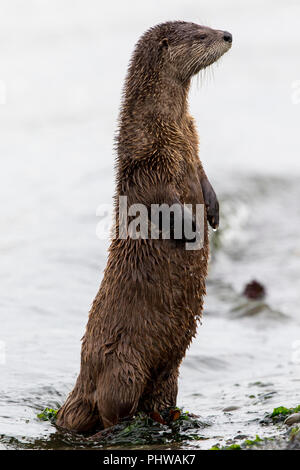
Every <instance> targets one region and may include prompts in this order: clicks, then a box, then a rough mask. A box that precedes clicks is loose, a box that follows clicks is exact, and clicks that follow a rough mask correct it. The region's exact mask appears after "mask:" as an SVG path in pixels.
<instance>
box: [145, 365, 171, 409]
mask: <svg viewBox="0 0 300 470" xmlns="http://www.w3.org/2000/svg"><path fill="white" fill-rule="evenodd" d="M177 393H178V368H175V369H173V370H172V371H165V372H164V373H162V374H160V376H159V377H158V378H157V379H153V382H151V383H149V385H148V387H147V388H146V390H145V393H144V394H143V395H142V397H141V399H140V402H139V405H138V410H139V411H145V412H146V413H152V412H158V413H159V412H161V411H163V410H165V409H166V408H173V407H175V406H176V400H177Z"/></svg>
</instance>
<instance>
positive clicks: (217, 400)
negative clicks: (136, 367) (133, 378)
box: [0, 0, 300, 448]
mask: <svg viewBox="0 0 300 470" xmlns="http://www.w3.org/2000/svg"><path fill="white" fill-rule="evenodd" d="M299 18H300V5H299V2H298V1H297V0H285V1H283V0H281V1H280V0H272V1H271V0H266V1H264V2H261V1H258V0H247V1H243V2H239V1H238V0H227V1H226V2H224V1H221V0H202V1H196V0H186V1H184V2H183V1H182V0H181V1H179V0H172V1H171V0H167V1H166V0H160V1H156V0H151V2H138V1H131V0H127V1H126V2H122V1H121V0H118V1H116V0H112V1H110V2H99V0H85V1H83V0H60V1H59V0H51V1H50V0H27V1H26V2H24V1H22V0H9V1H8V0H1V2H0V81H1V87H0V88H1V104H0V158H1V172H0V197H1V209H0V257H1V264H0V290H1V295H0V316H1V317H0V318H1V323H0V341H1V343H0V344H1V348H0V349H1V350H2V356H1V360H0V448H1V447H3V448H12V447H22V446H25V447H26V446H32V447H33V448H39V447H51V446H54V444H53V442H54V441H55V438H54V439H53V436H55V429H54V428H53V427H52V426H51V425H50V424H49V423H44V422H40V421H39V420H38V419H37V418H36V414H37V413H38V412H39V410H41V409H43V408H44V407H45V406H53V407H56V406H57V404H61V403H62V402H63V400H64V398H65V396H66V394H67V393H68V392H69V391H70V390H71V387H72V385H73V383H74V380H75V377H76V375H77V372H78V370H79V357H80V338H81V337H82V334H83V332H84V328H85V324H86V321H87V314H88V310H89V307H90V305H91V302H92V300H93V298H94V296H95V293H96V291H97V289H98V286H99V283H100V281H101V278H102V272H103V269H104V267H105V263H106V253H107V247H108V242H107V241H103V240H99V239H98V238H97V237H96V225H97V222H98V220H97V217H96V209H97V207H98V206H99V204H103V203H109V202H111V197H112V194H113V190H114V174H113V161H114V156H113V135H114V132H115V130H116V119H117V115H118V108H119V102H120V95H121V88H122V85H123V79H124V76H125V73H126V67H127V64H128V61H129V58H130V54H131V52H132V49H133V47H134V44H135V42H136V41H137V39H138V37H139V36H140V35H141V34H142V33H143V32H144V30H145V29H147V28H148V27H150V26H152V25H154V24H156V23H158V22H162V21H167V20H175V19H182V20H187V21H195V22H198V23H201V24H206V25H208V26H211V27H216V28H218V29H225V30H228V31H230V32H231V33H232V34H233V47H232V50H231V51H230V52H229V53H228V54H226V55H225V56H224V58H223V59H221V61H220V62H219V63H218V64H217V65H216V66H214V67H213V68H212V71H210V72H208V73H207V74H206V75H205V76H203V77H202V78H201V79H200V80H197V79H195V80H194V83H193V86H192V90H191V93H190V107H191V112H192V114H193V115H194V116H195V118H196V121H197V124H198V128H199V133H200V144H201V146H200V156H201V160H202V162H203V164H204V167H205V169H206V172H207V174H208V176H209V178H210V180H211V182H212V184H213V186H214V187H215V189H216V191H217V193H218V195H219V198H220V201H221V207H222V221H221V229H220V232H219V235H218V237H217V238H216V237H215V238H214V240H213V243H212V244H213V247H212V255H213V256H212V262H211V266H210V273H209V280H208V295H207V298H206V306H205V313H204V317H203V324H202V326H201V327H199V332H198V336H197V339H196V340H195V341H194V342H193V345H192V347H191V348H190V350H189V352H188V354H187V357H186V359H185V360H184V363H183V365H182V369H181V377H180V391H179V397H178V405H179V406H183V407H184V408H185V409H187V410H189V411H191V412H193V413H196V414H199V415H200V416H201V418H203V419H205V420H207V422H209V423H210V424H211V426H209V427H207V428H206V429H205V430H203V431H201V432H202V435H203V438H204V439H205V440H203V441H199V442H198V441H197V443H196V444H195V443H193V444H191V443H186V444H183V447H196V446H198V447H200V448H208V447H210V446H211V445H212V444H214V443H215V442H216V441H220V442H222V441H224V442H225V441H226V439H228V438H232V437H234V436H238V435H242V434H243V435H248V436H252V437H253V436H255V434H257V433H259V432H260V430H259V429H258V428H259V420H260V419H261V418H262V417H263V415H264V413H265V412H266V411H270V410H272V408H274V407H275V406H279V405H286V406H296V405H298V404H299V403H300V376H299V372H300V362H299V354H297V348H298V349H300V347H299V344H298V343H297V341H298V342H299V340H300V328H299V326H300V320H299V300H300V299H299V297H300V293H299V292H300V275H299V272H300V239H299V229H300V208H299V200H300V185H299V176H300V158H299V117H300V60H299V48H300V31H299ZM252 279H257V280H258V281H260V282H262V283H263V284H264V285H265V287H266V289H267V297H266V298H265V300H264V301H261V302H257V303H255V305H254V304H253V303H249V302H248V301H247V300H245V299H244V298H243V297H242V296H241V292H242V290H243V288H244V285H245V284H246V283H247V282H249V281H251V280H252ZM4 354H5V357H4ZM228 406H229V407H232V406H233V407H237V409H236V410H235V411H232V412H227V413H226V412H224V411H223V409H224V408H226V407H228ZM272 432H274V431H273V430H272V429H264V430H263V433H264V434H268V433H269V435H272ZM51 439H52V441H51ZM51 442H52V443H51Z"/></svg>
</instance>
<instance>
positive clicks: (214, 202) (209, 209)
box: [201, 178, 219, 229]
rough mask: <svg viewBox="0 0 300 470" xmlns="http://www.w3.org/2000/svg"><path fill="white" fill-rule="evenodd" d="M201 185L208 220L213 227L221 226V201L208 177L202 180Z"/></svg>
mask: <svg viewBox="0 0 300 470" xmlns="http://www.w3.org/2000/svg"><path fill="white" fill-rule="evenodd" d="M201 186H202V192H203V197H204V203H205V207H206V214H207V220H208V222H209V224H210V226H211V227H212V228H213V229H217V228H218V227H219V202H218V199H217V196H216V193H215V192H214V190H213V187H212V185H211V184H210V182H209V181H208V179H207V178H205V179H204V180H203V181H202V184H201Z"/></svg>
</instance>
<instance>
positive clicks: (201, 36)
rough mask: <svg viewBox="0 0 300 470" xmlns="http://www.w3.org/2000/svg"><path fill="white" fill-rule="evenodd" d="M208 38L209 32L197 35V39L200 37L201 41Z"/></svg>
mask: <svg viewBox="0 0 300 470" xmlns="http://www.w3.org/2000/svg"><path fill="white" fill-rule="evenodd" d="M206 38H207V34H199V36H197V39H200V41H203V40H204V39H206Z"/></svg>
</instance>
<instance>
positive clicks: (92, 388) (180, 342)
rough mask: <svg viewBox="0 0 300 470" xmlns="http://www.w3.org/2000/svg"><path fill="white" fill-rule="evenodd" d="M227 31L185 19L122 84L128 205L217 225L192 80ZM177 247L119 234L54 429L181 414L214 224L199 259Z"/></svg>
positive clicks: (123, 184) (166, 29)
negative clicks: (185, 213) (198, 210)
mask: <svg viewBox="0 0 300 470" xmlns="http://www.w3.org/2000/svg"><path fill="white" fill-rule="evenodd" d="M231 42H232V36H231V34H230V33H227V32H224V31H219V30H214V29H211V28H207V27H204V26H199V25H197V24H194V23H187V22H183V21H176V22H168V23H164V24H160V25H157V26H155V27H153V28H151V29H150V30H148V31H147V32H146V33H145V34H144V35H143V36H142V37H141V39H140V40H139V42H138V43H137V46H136V48H135V51H134V54H133V57H132V60H131V63H130V66H129V70H128V75H127V78H126V82H125V90H124V95H123V102H122V109H121V113H120V122H119V132H118V136H117V187H116V195H115V203H116V209H115V212H116V229H117V232H118V229H119V209H118V207H117V203H118V199H119V196H127V198H128V205H129V206H130V205H132V204H134V203H140V204H143V205H144V206H146V207H147V208H150V207H151V204H163V203H165V204H168V205H172V204H173V203H180V204H182V205H183V204H185V203H188V204H192V205H193V206H195V205H196V204H205V207H206V218H207V220H208V222H209V223H210V225H211V226H212V227H214V228H216V227H217V226H218V222H219V214H218V201H217V198H216V195H215V193H214V190H213V189H212V187H211V185H210V183H209V181H208V179H207V177H206V175H205V173H204V170H203V168H202V165H201V162H200V160H199V157H198V137H197V132H196V130H195V126H194V121H193V119H192V117H191V116H190V115H189V113H188V104H187V97H188V91H189V87H190V81H191V78H192V76H193V75H195V74H196V73H198V72H199V71H200V70H202V69H204V68H205V67H207V66H209V65H211V64H212V63H213V62H215V61H216V60H218V59H219V58H220V57H221V56H222V55H223V54H224V53H225V52H226V51H228V50H229V49H230V47H231ZM185 241H186V239H185V238H184V235H183V236H182V239H181V240H174V239H169V240H167V239H142V238H138V239H132V238H130V237H129V236H127V237H126V238H125V239H124V238H121V237H116V238H114V239H113V240H112V242H111V246H110V249H109V257H108V263H107V266H106V269H105V272H104V277H103V280H102V283H101V287H100V289H99V292H98V294H97V296H96V298H95V300H94V302H93V305H92V308H91V311H90V315H89V320H88V324H87V328H86V332H85V335H84V338H83V343H82V351H81V369H80V374H79V376H78V379H77V382H76V385H75V387H74V389H73V391H72V392H71V393H70V395H69V397H68V398H67V400H66V402H65V404H64V405H63V406H62V408H61V409H60V410H59V412H58V415H57V424H58V425H59V426H61V427H64V428H66V429H69V430H74V431H78V432H86V431H91V430H93V429H94V428H96V427H98V428H99V427H104V428H107V427H109V426H112V425H114V424H116V423H117V422H118V421H119V420H120V419H121V418H124V417H129V416H133V415H134V414H135V413H136V412H137V411H145V412H147V413H151V412H158V413H159V412H160V411H161V410H163V409H165V408H168V407H174V406H175V405H176V398H177V379H178V369H179V366H180V363H181V361H182V359H183V357H184V355H185V352H186V349H187V348H188V346H189V344H190V343H191V340H192V338H193V337H194V336H195V334H196V327H197V320H198V319H199V318H200V317H201V313H202V306H203V296H204V295H205V278H206V274H207V260H208V233H207V222H206V221H205V225H204V243H203V246H202V248H201V249H199V250H194V251H191V250H186V249H185V243H184V242H185Z"/></svg>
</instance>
